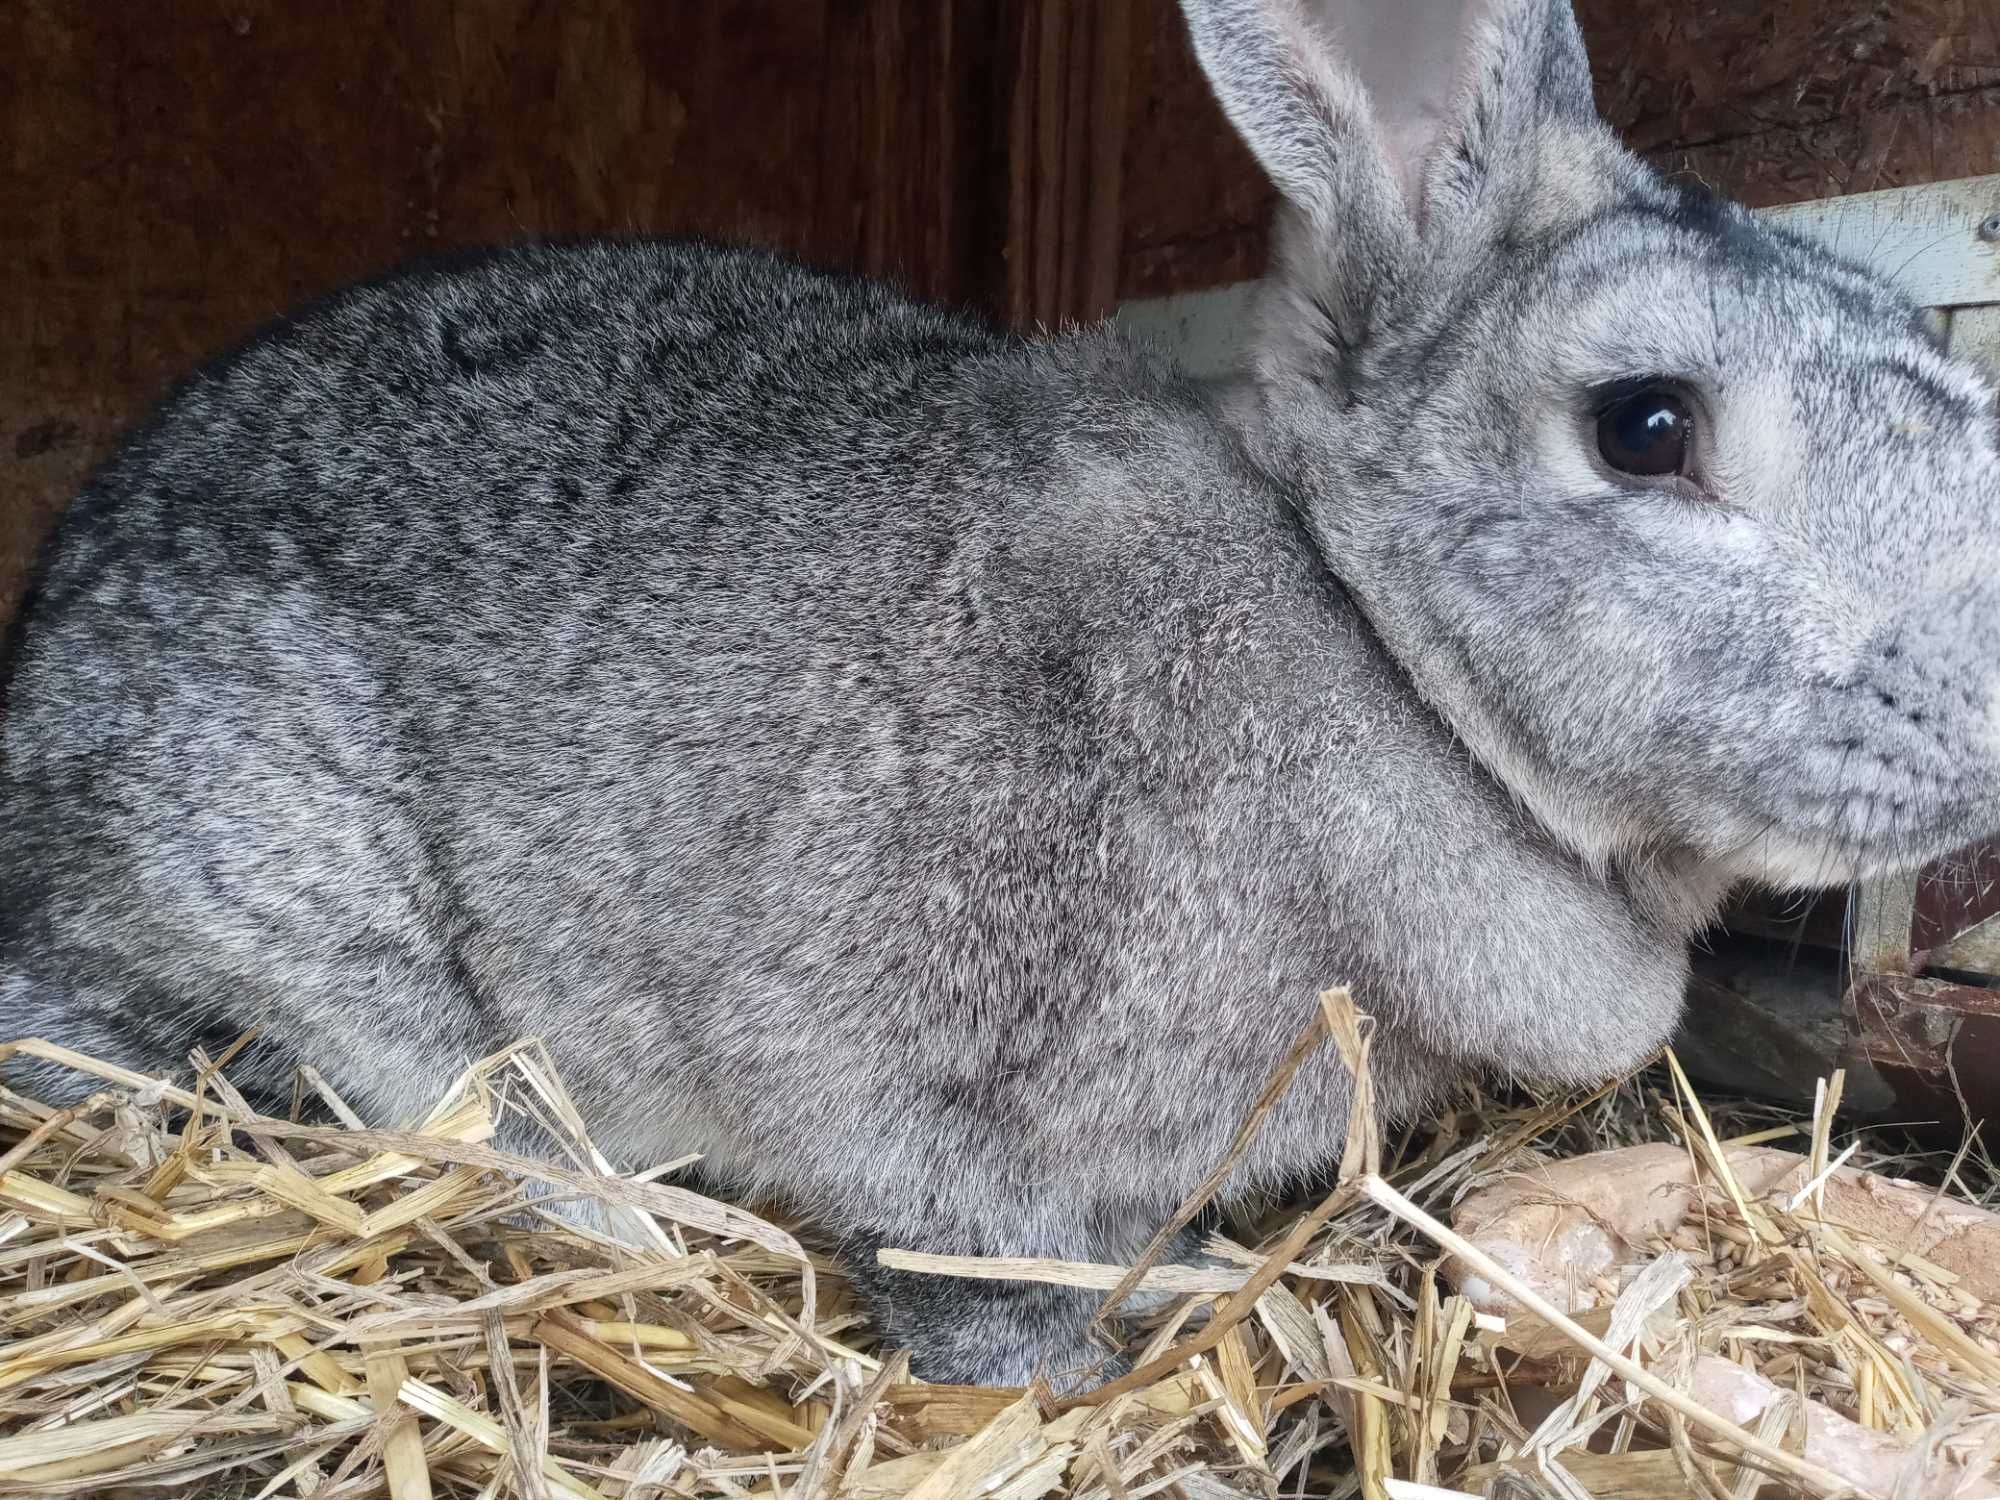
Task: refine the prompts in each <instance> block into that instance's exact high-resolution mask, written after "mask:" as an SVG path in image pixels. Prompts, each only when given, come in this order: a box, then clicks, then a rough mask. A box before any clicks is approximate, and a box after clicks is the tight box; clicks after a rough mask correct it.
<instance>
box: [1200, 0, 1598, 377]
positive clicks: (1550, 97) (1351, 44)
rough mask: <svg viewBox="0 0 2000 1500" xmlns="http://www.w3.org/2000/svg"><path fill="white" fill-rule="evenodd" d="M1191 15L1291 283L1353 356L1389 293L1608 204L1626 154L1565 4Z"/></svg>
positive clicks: (1352, 5) (1265, 5)
mask: <svg viewBox="0 0 2000 1500" xmlns="http://www.w3.org/2000/svg"><path fill="white" fill-rule="evenodd" d="M1182 9H1183V11H1184V12H1185V14H1186V16H1187V20H1188V28H1189V31H1190V33H1191V34H1192V36H1193V39H1194V45H1195V51H1196V53H1197V55H1198V56H1199V57H1200V59H1201V63H1202V67H1203V70H1204V71H1205V72H1206V73H1207V75H1208V79H1209V83H1210V86H1211V87H1212V88H1213V89H1214V90H1215V93H1216V96H1217V98H1218V99H1220V100H1221V102H1222V107H1223V110H1224V112H1225V113H1226V114H1227V115H1228V116H1229V118H1230V121H1231V123H1233V124H1234V125H1235V127H1236V129H1237V131H1238V133H1239V134H1240V135H1241V136H1242V137H1243V139H1244V140H1245V141H1246V142H1247V143H1248V144H1249V146H1250V149H1251V151H1252V152H1253V153H1255V155H1256V157H1257V159H1258V161H1259V162H1260V163H1261V164H1262V165H1263V167H1264V170H1265V171H1266V172H1267V173H1269V174H1270V176H1271V179H1272V181H1273V182H1275V183H1276V184H1277V187H1278V190H1279V192H1280V193H1282V194H1283V196H1284V198H1285V201H1286V203H1287V204H1288V205H1289V207H1290V208H1291V209H1292V211H1293V213H1292V215H1291V218H1292V223H1291V224H1290V225H1289V226H1288V231H1289V232H1288V234H1287V236H1286V237H1285V241H1284V243H1282V244H1281V245H1280V252H1281V259H1282V261H1283V264H1282V266H1281V268H1280V269H1281V271H1282V273H1283V274H1284V275H1286V276H1287V277H1288V278H1290V279H1291V280H1293V281H1298V282H1303V283H1306V284H1305V285H1301V286H1300V287H1298V288H1297V290H1298V291H1299V292H1300V293H1301V296H1300V299H1299V300H1300V302H1301V304H1302V305H1303V306H1306V307H1312V308H1316V310H1317V311H1318V313H1320V314H1321V315H1323V316H1325V317H1328V318H1330V319H1332V320H1333V321H1334V322H1335V323H1336V325H1339V326H1337V327H1336V329H1334V330H1332V331H1333V332H1335V333H1337V334H1338V335H1339V336H1340V338H1341V340H1342V341H1348V340H1352V341H1355V342H1358V341H1359V340H1360V339H1362V338H1364V337H1365V336H1366V333H1367V328H1366V326H1365V325H1366V322H1367V320H1368V318H1369V317H1371V316H1373V315H1376V314H1379V313H1380V312H1381V311H1382V310H1383V308H1384V306H1385V304H1386V303H1388V302H1390V301H1393V298H1390V297H1385V295H1384V294H1385V292H1391V291H1393V289H1394V285H1395V284H1399V283H1401V282H1404V281H1407V280H1409V279H1411V278H1414V277H1418V276H1424V277H1429V276H1431V275H1434V274H1435V273H1437V272H1438V271H1440V270H1443V269H1446V268H1448V267H1449V266H1450V265H1452V264H1462V263H1464V262H1465V261H1466V260H1467V259H1468V258H1471V257H1478V256H1480V255H1482V254H1484V253H1486V252H1488V251H1490V250H1491V249H1492V248H1494V247H1495V246H1498V245H1500V244H1502V243H1504V242H1506V241H1507V240H1508V239H1510V238H1516V237H1519V235H1520V234H1521V232H1522V230H1523V229H1524V228H1525V229H1527V230H1529V231H1530V232H1532V231H1533V230H1534V229H1536V228H1538V227H1542V226H1547V225H1549V224H1552V223H1554V222H1557V221H1559V220H1562V219H1564V218H1567V217H1570V216H1572V215H1573V214H1575V213H1576V212H1578V211H1579V210H1584V211H1587V210H1588V209H1589V208H1590V207H1593V206H1595V204H1596V203H1597V202H1599V201H1601V200H1602V199H1603V198H1604V197H1605V196H1606V195H1607V194H1609V193H1611V192H1612V191H1614V190H1615V182H1614V179H1615V178H1616V177H1617V175H1618V171H1619V169H1618V168H1617V167H1616V166H1615V165H1614V164H1613V161H1614V158H1616V157H1619V156H1620V155H1621V153H1618V152H1617V149H1616V146H1615V143H1613V142H1612V141H1611V140H1610V137H1609V134H1608V132H1606V131H1605V130H1604V128H1603V126H1602V125H1601V124H1600V122H1599V121H1598V118H1597V113H1596V110H1595V108H1594V106H1593V104H1592V102H1591V88H1590V68H1589V63H1588V60H1587V58H1586V57H1585V54H1584V50H1583V41H1582V38H1581V37H1580V36H1579V34H1578V32H1577V29H1576V21H1575V18H1574V17H1573V16H1572V15H1571V13H1570V8H1569V4H1568V0H1182ZM1545 164H1546V166H1547V170H1544V166H1545ZM1302 262H1303V263H1302ZM1385 283H1387V285H1385Z"/></svg>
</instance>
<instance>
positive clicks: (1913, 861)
mask: <svg viewBox="0 0 2000 1500" xmlns="http://www.w3.org/2000/svg"><path fill="white" fill-rule="evenodd" d="M1949 852H1950V851H1949V850H1947V849H1929V848H1916V847H1908V846H1888V847H1876V848H1866V849H1863V848H1857V847H1855V846H1854V845H1853V844H1851V843H1849V842H1847V841H1846V840H1843V839H1838V838H1830V837H1826V836H1824V835H1817V836H1816V835H1803V836H1802V835H1797V834H1789V833H1782V832H1777V831H1773V832H1770V833H1766V834H1760V835H1759V836H1758V837H1757V838H1756V839H1755V840H1754V841H1753V842H1751V843H1748V844H1745V845H1744V846H1743V847H1742V848H1740V849H1738V850H1736V851H1734V852H1733V853H1732V854H1730V855H1728V856H1727V857H1725V858H1724V859H1723V860H1721V861H1720V864H1721V865H1722V867H1723V868H1724V870H1725V871H1726V872H1727V874H1728V876H1729V879H1730V880H1731V881H1732V882H1735V883H1745V884H1751V885H1760V886H1767V887H1770V888H1772V889H1775V890H1781V891H1815V890H1826V889H1828V888H1830V887H1833V886H1841V885H1847V884H1849V883H1850V882H1852V881H1857V880H1874V879H1878V878H1880V877H1882V876H1885V875H1896V874H1900V873H1903V872H1905V871H1908V870H1913V869H1916V868H1917V867H1919V866H1921V865H1923V864H1925V863H1927V862H1928V861H1929V860H1931V859H1934V858H1938V857H1940V856H1942V855H1944V854H1947V853H1949Z"/></svg>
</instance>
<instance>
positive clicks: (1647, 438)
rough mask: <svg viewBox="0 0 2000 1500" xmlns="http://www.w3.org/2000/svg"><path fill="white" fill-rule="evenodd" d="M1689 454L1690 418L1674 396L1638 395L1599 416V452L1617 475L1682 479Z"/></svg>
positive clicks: (1684, 405) (1669, 393) (1656, 392)
mask: <svg viewBox="0 0 2000 1500" xmlns="http://www.w3.org/2000/svg"><path fill="white" fill-rule="evenodd" d="M1693 450H1694V413H1693V412H1692V411H1690V410H1689V409H1688V404H1687V402H1685V401H1683V400H1682V399H1681V398H1680V397H1679V396H1676V395H1675V394H1674V393H1673V392H1672V391H1659V390H1650V391H1640V392H1639V393H1638V394H1637V395H1636V396H1626V397H1624V398H1623V399H1621V400H1618V401H1614V402H1612V403H1611V405H1609V406H1607V407H1605V408H1604V410H1603V411H1601V412H1599V413H1598V414H1597V451H1598V452H1599V453H1601V454H1603V455H1604V461H1605V462H1606V463H1607V464H1609V465H1611V467H1612V468H1614V469H1616V470H1618V472H1619V473H1621V474H1637V475H1639V476H1641V477H1643V478H1647V479H1652V478H1658V477H1660V476H1663V475H1668V474H1685V473H1686V472H1687V469H1688V458H1689V456H1690V455H1691V454H1692V452H1693Z"/></svg>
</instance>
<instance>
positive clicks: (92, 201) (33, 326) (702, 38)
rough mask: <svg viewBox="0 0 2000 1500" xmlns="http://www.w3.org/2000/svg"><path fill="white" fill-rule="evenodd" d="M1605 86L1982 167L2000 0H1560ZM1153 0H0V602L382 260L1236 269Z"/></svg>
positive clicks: (1854, 159) (1024, 309) (1113, 287)
mask: <svg viewBox="0 0 2000 1500" xmlns="http://www.w3.org/2000/svg"><path fill="white" fill-rule="evenodd" d="M1579 12H1580V15H1581V17H1582V19H1583V22H1584V25H1585V29H1586V32H1587V34H1588V36H1589V39H1590V42H1591V45H1592V50H1593V54H1594V56H1595V60H1596V64H1597V72H1598V78H1599V87H1600V94H1601V98H1602V102H1603V104H1604V107H1605V110H1606V113H1607V114H1608V115H1609V117H1610V118H1611V119H1612V120H1613V122H1614V123H1615V124H1617V125H1618V126H1620V127H1621V128H1622V129H1624V130H1626V131H1627V132H1628V134H1629V135H1630V137H1631V139H1632V140H1633V141H1634V143H1635V144H1636V145H1638V146H1639V147H1640V148H1641V149H1643V150H1645V151H1646V152H1647V153H1648V154H1649V155H1651V156H1652V157H1654V158H1655V159H1656V160H1658V161H1660V162H1662V163H1663V164H1665V165H1667V166H1670V167H1672V168H1675V169H1679V170H1689V171H1694V172H1697V173H1699V174H1700V175H1702V176H1703V177H1705V178H1707V179H1708V180H1709V181H1711V182H1713V183H1714V184H1715V185H1717V186H1719V187H1722V188H1724V189H1727V190H1730V191H1735V192H1738V193H1741V194H1743V195H1745V196H1748V197H1749V198H1751V199H1752V200H1754V201H1756V202H1759V203H1769V202H1778V201H1784V200H1787V199H1793V198H1801V197H1810V196H1817V195H1824V194H1830V193H1838V192H1845V191H1855V190H1860V189H1864V188H1869V187H1877V186H1887V185H1892V184H1896V183H1904V182H1914V181H1925V180H1932V179H1937V178H1943V177H1954V176H1965V175H1972V174H1974V173H1980V172H1991V171H1996V170H2000V5H1996V4H1994V3H1993V0H1873V3H1864V0H1699V3H1697V0H1580V3H1579ZM1267 199H1268V194H1267V190H1266V189H1265V187H1264V185H1263V183H1262V181H1261V180H1260V178H1259V177H1258V175H1257V173H1256V171H1255V169H1254V167H1253V166H1252V165H1251V163H1250V162H1249V160H1248V158H1247V156H1246V155H1245V153H1244V152H1243V151H1242V150H1241V148H1240V147H1238V146H1237V145H1236V144H1235V142H1234V141H1233V140H1232V139H1231V138H1230V136H1229V134H1228V131H1227V128H1226V127H1225V126H1224V124H1223V122H1222V120H1221V117H1220V115H1219V113H1218V112H1217V111H1216V109H1215V107H1214V105H1213V104H1212V103H1211V102H1210V101H1209V99H1208V97H1207V94H1206V92H1205V91H1204V89H1203V87H1202V84H1201V81H1200V78H1199V76H1198V75H1197V73H1196V72H1195V70H1194V67H1193V63H1192V60H1191V59H1190V58H1189V56H1188V54H1187V50H1186V46H1185V43H1184V41H1183V39H1182V37H1181V34H1180V27H1179V22H1178V18H1177V16H1176V14H1175V12H1174V10H1173V7H1172V4H1171V0H415V3H410V0H338V3H327V4H315V5H308V4H301V3H298V0H158V3H150V4H141V3H125V0H116V3H102V4H97V3H93V4H76V3H71V0H0V273H4V274H0V616H4V614H5V613H6V612H7V611H8V609H9V608H10V607H11V605H12V602H13V600H14V598H15V597H16V596H17V594H18V589H19V584H20V580H21V577H22V572H23V569H24V567H25V564H26V560H27V558H28V556H29V554H30V552H31V550H32V548H33V547H34V545H35V544H36V541H37V540H38V538H39V537H40V536H41V534H42V533H43V531H44V530H45V528H46V526H47V524H48V522H49V520H50V519H51V518H52V516H53V515H54V513H55V511H56V510H57V508H58V507H59V506H60V505H62V504H63V503H64V502H66V501H67V499H68V498H69V496H70V495H71V494H72V493H73V491H74V489H75V487H76V485H77V483H78V481H79V479H80V478H81V476H82V475H83V473H84V472H85V470H86V469H87V467H88V466H89V465H90V464H91V463H93V462H95V461H96V459H97V458H98V457H99V456H100V455H101V454H102V453H103V452H104V451H105V449H106V447H107V446H108V444H109V442H110V441H111V440H112V438H113V437H114V436H115V434H116V433H117V431H118V430H119V428H120V427H122V426H123V425H124V424H125V423H126V422H127V421H129V420H130V419H131V418H132V417H133V416H134V415H136V414H137V413H138V412H140V411H141V410H143V408H144V407H145V405H146V404H147V403H148V402H149V401H150V400H152V399H153V398H154V397H155V395H156V394H157V393H158V392H159V391H160V390H161V389H162V388H163V387H164V385H165V384H166V383H167V382H168V381H169V380H170V379H172V378H173V376H174V375H176V374H177V373H178V372H180V371H182V370H184V369H185V368H186V367H187V366H188V365H189V364H191V363H192V362H193V361H195V360H196V359H198V358H200V357H201V356H202V355H203V354H205V353H207V352H209V351H211V350H213V349H215V348H217V347H218V346H221V345H223V344H226V343H227V342H229V341H231V340H233V339H235V338H237V337H239V336H240V335H241V334H243V333H244V332H246V331H248V330H249V329H251V328H252V327H254V326H255V325H256V324H257V323H258V322H260V321H261V320H263V319H264V318H267V317H269V316H271V315H272V314H274V313H276V312H278V311H279V310H281V309H282V308H283V307H285V306H286V305H287V304H289V303H292V302H294V301H296V300H298V299H299V298H301V297H303V296H305V295H308V294H310V293H313V292H315V291H319V290H322V289H325V288H327V287H329V286H332V285H334V284H337V283H338V282H340V281H342V280H344V279H347V278H349V277H352V276H355V275H358V274H361V273H363V272H366V271H369V270H373V269H376V268H379V267H381V266H383V265H385V264H387V263H391V262H393V261H395V260H398V259H400V258H403V257H405V256H409V255H413V254H418V253H422V252H423V251H425V250H428V249H433V248H442V247H445V246H449V245H453V244H461V243H465V242H468V241H477V240H487V239H493V238H501V237H507V236H512V235H518V234H522V233H527V232H553V233H579V232H601V231H610V232H622V231H655V232H666V231H693V232H703V233H711V234H721V235H732V236H740V237H746V238H752V239H757V240H763V241H767V242H771V243H776V244H779V245H783V246H786V247H789V248H791V249H793V250H796V251H798V252H800V253H803V254H806V255H809V256H812V257H814V258H816V259H819V260H822V261H826V262H831V263H835V264H840V265H847V266H854V267H858V268H861V269H864V270H869V271H874V272H880V273H883V274H889V275H893V276H896V277H898V278H900V279H901V280H903V281H904V282H905V283H906V284H908V285H910V286H912V287H914V288H915V289H917V290H919V291H921V292H924V293H926V294H929V295H933V296H938V297H943V298H946V299H949V300H953V301H957V302H962V303H967V304H971V305H974V306H978V307H981V308H983V309H985V310H987V311H988V312H990V313H992V314H993V315H995V316H997V317H1002V318H1008V319H1012V320H1015V321H1034V320H1040V321H1052V320H1055V319H1058V318H1062V317H1078V316H1092V315H1095V314H1097V313H1100V312H1102V311H1104V310H1106V309H1108V308H1109V307H1110V306H1111V305H1112V304H1113V303H1114V302H1115V301H1116V300H1117V299H1118V298H1119V297H1123V296H1136V295H1147V294H1154V293H1160V292H1166V291H1174V290H1183V289H1187V288H1190V287H1195V286H1201V285H1207V284H1212V283H1215V282H1220V281H1226V280H1233V279H1238V278H1241V277H1243V276H1247V275H1252V274H1255V272H1256V270H1257V269H1258V268H1259V266H1260V265H1261V259H1262V240H1263V234H1262V221H1263V218H1264V215H1265V212H1266V209H1267Z"/></svg>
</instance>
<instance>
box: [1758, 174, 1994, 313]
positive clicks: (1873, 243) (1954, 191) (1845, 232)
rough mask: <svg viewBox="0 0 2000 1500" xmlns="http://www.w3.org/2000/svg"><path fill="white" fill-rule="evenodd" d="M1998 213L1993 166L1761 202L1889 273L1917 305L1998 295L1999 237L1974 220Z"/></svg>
mask: <svg viewBox="0 0 2000 1500" xmlns="http://www.w3.org/2000/svg"><path fill="white" fill-rule="evenodd" d="M1995 215H2000V174H1995V175H1993V176H1988V177H1970V178H1965V179H1962V180H1960V181H1957V182H1939V183H1930V184H1926V185H1925V186H1923V187H1909V188H1889V189H1886V190H1884V191H1882V192H1876V193H1857V194H1855V195H1854V196H1852V197H1847V198H1829V199H1825V200H1822V201H1819V202H1815V203H1798V204H1792V205H1788V206H1785V207H1780V208H1767V209H1765V210H1763V218H1764V220H1765V222H1767V223H1771V224H1777V225H1780V226H1782V227H1783V228H1786V229H1790V230H1793V231H1795V232H1797V233H1799V234H1803V235H1806V236H1808V237H1809V238H1811V239H1814V240H1817V241H1819V242H1820V243H1821V244H1823V245H1825V246H1827V247H1828V248H1829V249H1831V250H1832V251H1833V252H1834V253H1835V254H1837V255H1840V256H1843V257H1845V258H1846V259H1848V260H1852V261H1856V262H1858V263H1860V264H1862V265H1865V266H1868V267H1870V268H1872V269H1873V270H1875V271H1877V272H1879V273H1880V274H1882V275H1884V276H1886V277H1888V278H1889V279H1890V280H1891V281H1893V282H1894V283H1895V284H1896V285H1897V286H1898V287H1900V288H1901V289H1902V290H1903V292H1904V293H1905V294H1906V295H1908V296H1909V297H1910V298H1911V299H1912V300H1914V301H1915V302H1916V303H1917V304H1918V305H1919V306H1922V307H1960V306H1964V305H1966V304H1969V303H1992V302H2000V243H1996V242H1995V241H1994V240H1992V239H1990V238H1987V237H1985V236H1983V235H1982V234H1981V232H1980V226H1981V225H1982V224H1983V223H1985V222H1986V221H1987V220H1988V219H1990V218H1992V217H1994V216H1995Z"/></svg>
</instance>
